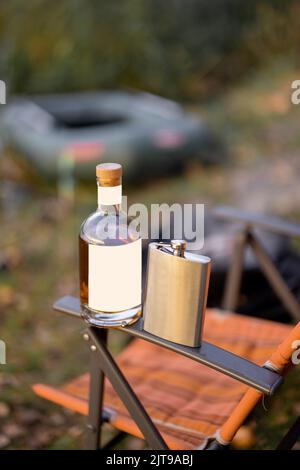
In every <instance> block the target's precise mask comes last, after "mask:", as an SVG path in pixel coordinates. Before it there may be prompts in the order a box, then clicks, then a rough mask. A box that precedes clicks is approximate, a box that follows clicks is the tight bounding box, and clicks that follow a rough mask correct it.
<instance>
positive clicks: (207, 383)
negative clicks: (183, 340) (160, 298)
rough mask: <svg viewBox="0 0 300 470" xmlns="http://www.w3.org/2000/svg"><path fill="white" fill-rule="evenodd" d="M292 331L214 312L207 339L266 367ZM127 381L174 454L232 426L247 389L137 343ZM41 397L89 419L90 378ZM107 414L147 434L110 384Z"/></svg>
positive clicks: (128, 360) (125, 361) (38, 388)
mask: <svg viewBox="0 0 300 470" xmlns="http://www.w3.org/2000/svg"><path fill="white" fill-rule="evenodd" d="M290 331H291V327H290V326H288V325H282V324H279V323H274V322H270V321H267V320H260V319H256V318H250V317H245V316H242V315H237V314H234V313H227V312H224V311H218V310H213V309H208V310H207V313H206V319H205V328H204V339H205V340H207V341H209V342H211V343H213V344H215V345H217V346H219V347H222V348H224V349H227V350H229V351H231V352H233V353H236V354H238V355H240V356H242V357H244V358H247V359H249V360H251V361H253V362H256V363H257V364H259V365H262V364H263V363H264V362H265V361H266V360H267V359H268V358H269V357H270V355H271V353H272V352H273V351H274V349H275V348H276V347H277V346H278V344H279V343H280V342H281V341H282V340H283V339H284V338H285V337H286V336H287V334H288V333H289V332H290ZM117 362H118V364H119V366H120V367H121V370H122V371H123V373H124V375H125V377H126V378H127V380H128V381H129V383H130V384H131V385H132V387H133V389H134V391H135V392H136V394H137V395H138V397H139V399H140V400H141V402H142V403H143V405H144V406H145V408H146V410H147V412H148V413H149V415H150V416H151V418H152V419H153V421H154V423H155V424H156V425H157V427H158V428H159V430H160V432H161V433H162V435H163V437H164V439H165V440H166V442H167V444H168V445H169V447H170V448H172V449H195V448H199V447H200V448H201V446H204V444H205V442H206V441H207V438H208V437H211V436H213V435H214V433H215V432H216V430H217V429H218V428H219V427H220V426H221V425H222V424H223V423H224V422H225V421H226V420H227V418H228V417H229V416H230V414H231V412H232V411H233V409H234V408H235V406H236V405H237V403H238V402H239V401H240V399H241V397H242V396H243V394H244V392H245V390H246V388H247V387H246V386H245V385H243V384H241V383H239V382H238V381H236V380H234V379H231V378H230V377H227V376H225V375H223V374H221V373H219V372H216V371H214V370H212V369H210V368H208V367H206V366H204V365H201V364H198V363H196V362H194V361H192V360H190V359H188V358H186V357H183V356H180V355H178V354H176V353H174V352H172V351H169V350H167V349H164V348H162V347H160V346H157V345H154V344H151V343H147V342H146V341H143V340H139V339H135V340H134V341H132V342H131V343H130V344H129V346H127V347H126V348H125V350H124V351H123V352H122V353H121V354H120V355H119V356H118V358H117ZM33 389H34V391H35V393H37V394H38V395H39V396H41V397H43V398H46V399H48V400H51V401H53V402H55V403H57V404H59V405H61V406H64V407H67V408H71V409H73V410H75V411H77V412H79V413H82V414H85V415H86V414H87V413H88V390H89V374H85V375H82V376H80V377H78V378H76V379H75V380H73V381H71V382H69V383H67V384H65V385H63V386H62V387H61V388H54V387H51V386H48V385H43V384H36V385H34V386H33ZM104 408H105V410H106V411H107V412H108V413H109V415H110V416H111V418H110V424H111V425H112V426H114V427H115V428H117V429H119V430H121V431H125V432H128V433H129V434H132V435H134V436H137V437H141V433H140V431H139V429H138V427H137V425H136V424H135V423H134V422H133V420H132V419H131V417H130V415H129V413H128V411H127V409H126V408H125V407H124V405H123V404H122V402H121V400H120V398H119V397H118V396H117V394H116V393H115V391H114V390H113V388H112V386H111V385H110V383H109V382H108V381H107V380H106V385H105V397H104Z"/></svg>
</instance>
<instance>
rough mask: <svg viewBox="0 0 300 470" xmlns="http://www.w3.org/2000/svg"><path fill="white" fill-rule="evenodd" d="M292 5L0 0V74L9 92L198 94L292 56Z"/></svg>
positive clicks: (230, 0) (271, 1) (270, 0)
mask: <svg viewBox="0 0 300 470" xmlns="http://www.w3.org/2000/svg"><path fill="white" fill-rule="evenodd" d="M298 3H299V2H297V1H296V0H286V1H285V2H281V1H279V0H253V1H252V2H242V1H241V0H211V1H209V2H207V0H185V1H184V0H167V1H164V2H162V1H161V0H144V1H140V0H118V2H116V1H115V2H107V1H104V0H89V2H86V1H84V0H61V1H59V2H51V1H49V0H48V1H46V0H31V1H30V2H24V1H21V0H10V2H1V3H0V41H1V49H0V73H1V78H2V79H6V81H7V83H8V85H9V89H10V92H12V93H24V92H25V93H32V92H47V91H48V92H56V91H71V90H81V89H93V88H115V87H123V88H124V87H125V88H126V87H127V88H141V89H147V90H149V91H152V92H156V93H159V94H163V95H166V96H169V97H176V98H185V99H188V98H191V97H195V96H196V97H197V96H198V97H199V98H201V97H202V96H204V95H205V96H208V95H209V94H212V93H216V92H217V90H218V89H220V88H222V87H223V86H224V85H227V84H230V83H231V82H232V81H233V80H236V79H238V78H240V77H241V75H243V74H245V73H246V72H248V71H249V70H251V68H252V67H257V66H259V64H260V63H264V62H265V60H266V59H268V58H269V57H270V56H274V55H278V54H286V53H287V51H288V53H289V54H294V55H295V57H296V48H297V44H298V43H299V35H300V32H299V28H298V24H297V23H298V18H299V13H300V5H299V4H298Z"/></svg>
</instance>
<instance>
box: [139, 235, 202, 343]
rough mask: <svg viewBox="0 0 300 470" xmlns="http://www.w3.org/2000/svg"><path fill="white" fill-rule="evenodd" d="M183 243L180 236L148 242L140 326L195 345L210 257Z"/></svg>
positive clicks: (172, 339)
mask: <svg viewBox="0 0 300 470" xmlns="http://www.w3.org/2000/svg"><path fill="white" fill-rule="evenodd" d="M185 246H186V243H185V241H184V240H173V241H172V242H171V244H163V243H150V244H149V247H148V266H147V281H146V289H145V298H144V307H143V317H144V329H145V331H148V332H149V333H152V334H153V335H156V336H159V337H161V338H164V339H167V340H169V341H173V342H175V343H178V344H183V345H186V346H191V347H198V346H200V344H201V332H202V325H203V320H204V314H205V309H206V301H207V293H208V285H209V277H210V270H211V260H210V258H208V257H207V256H201V255H196V254H192V253H189V252H187V251H185Z"/></svg>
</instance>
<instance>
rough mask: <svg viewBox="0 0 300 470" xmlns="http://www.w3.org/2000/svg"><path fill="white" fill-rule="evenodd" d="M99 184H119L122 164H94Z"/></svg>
mask: <svg viewBox="0 0 300 470" xmlns="http://www.w3.org/2000/svg"><path fill="white" fill-rule="evenodd" d="M96 176H97V180H98V183H99V184H100V186H119V185H120V184H121V183H122V166H121V165H120V164H119V163H101V164H100V165H97V166H96Z"/></svg>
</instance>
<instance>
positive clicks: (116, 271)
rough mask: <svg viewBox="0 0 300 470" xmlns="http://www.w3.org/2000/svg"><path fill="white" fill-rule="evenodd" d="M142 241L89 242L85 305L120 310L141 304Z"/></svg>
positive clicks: (107, 310) (108, 310)
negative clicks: (87, 290) (101, 244)
mask: <svg viewBox="0 0 300 470" xmlns="http://www.w3.org/2000/svg"><path fill="white" fill-rule="evenodd" d="M141 292H142V241H141V239H139V240H136V241H134V242H132V243H128V244H126V245H119V246H99V245H89V298H88V305H89V307H90V308H91V309H93V310H100V311H102V312H120V311H122V310H127V309H129V308H133V307H136V306H138V305H140V304H141Z"/></svg>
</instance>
